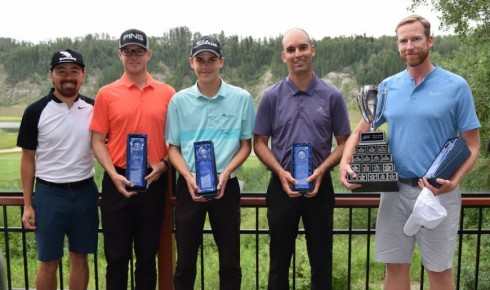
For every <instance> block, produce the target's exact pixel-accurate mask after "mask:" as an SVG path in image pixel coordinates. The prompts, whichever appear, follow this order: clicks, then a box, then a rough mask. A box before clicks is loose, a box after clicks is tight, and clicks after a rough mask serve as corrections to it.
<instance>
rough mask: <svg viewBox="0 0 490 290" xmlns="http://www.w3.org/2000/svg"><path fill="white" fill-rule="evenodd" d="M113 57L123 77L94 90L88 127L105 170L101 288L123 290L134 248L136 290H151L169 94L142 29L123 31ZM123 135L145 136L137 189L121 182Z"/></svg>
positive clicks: (164, 174)
mask: <svg viewBox="0 0 490 290" xmlns="http://www.w3.org/2000/svg"><path fill="white" fill-rule="evenodd" d="M118 56H119V59H120V61H121V63H122V65H123V66H124V73H123V75H122V76H121V78H120V79H118V80H116V81H114V82H112V83H110V84H108V85H106V86H104V87H102V88H101V89H100V90H99V91H98V93H97V97H96V98H95V100H96V101H95V108H94V116H93V118H92V122H91V124H90V129H91V130H92V131H93V135H92V146H93V150H94V154H95V156H96V157H97V160H98V161H99V163H100V164H101V165H102V167H104V169H105V172H104V178H103V180H102V191H101V195H102V196H101V205H100V206H101V220H102V228H103V233H104V253H105V257H106V260H107V272H106V289H107V290H111V289H115V290H119V289H127V283H128V265H129V261H130V259H131V253H132V252H133V250H134V253H135V256H136V269H135V282H136V289H137V290H138V289H141V290H151V289H155V286H156V278H157V273H156V254H157V251H158V246H159V238H160V229H161V225H162V222H163V211H164V205H165V201H166V194H167V187H168V186H167V180H168V175H167V174H168V173H167V169H168V161H167V145H166V141H165V138H164V136H163V134H164V131H165V118H166V114H167V105H168V103H169V101H170V98H171V97H172V96H173V95H174V93H175V90H174V88H172V87H171V86H170V85H168V84H166V83H163V82H161V81H157V80H155V79H154V78H153V77H152V76H151V75H150V74H149V73H148V70H147V65H148V61H149V60H150V59H151V50H150V49H149V44H148V38H147V37H146V34H145V33H144V32H143V31H141V30H137V29H129V30H127V31H125V32H123V33H122V34H121V37H120V39H119V51H118ZM129 134H138V135H140V136H141V135H146V136H147V139H146V140H147V144H146V148H147V152H148V154H147V159H146V160H143V161H141V162H140V163H138V164H141V165H140V167H139V168H137V169H138V170H139V169H141V172H143V171H145V172H147V174H146V175H144V174H141V175H142V177H143V178H144V180H145V182H146V188H145V187H144V186H141V187H142V188H144V189H143V190H141V189H140V190H136V189H134V188H132V187H133V183H132V182H130V181H129V180H128V178H126V176H127V175H126V172H127V169H129V168H130V167H128V166H127V165H128V164H127V162H126V160H127V155H126V153H127V150H126V149H127V138H128V136H129ZM106 140H107V142H106ZM138 164H136V163H133V164H132V165H135V166H136V167H137V166H138ZM135 166H131V167H135ZM143 175H144V176H143Z"/></svg>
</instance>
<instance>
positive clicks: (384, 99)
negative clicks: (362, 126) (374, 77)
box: [373, 89, 388, 130]
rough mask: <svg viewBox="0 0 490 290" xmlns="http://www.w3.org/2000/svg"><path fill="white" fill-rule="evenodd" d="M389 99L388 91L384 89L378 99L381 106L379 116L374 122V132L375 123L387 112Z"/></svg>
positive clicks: (377, 115)
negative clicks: (387, 100)
mask: <svg viewBox="0 0 490 290" xmlns="http://www.w3.org/2000/svg"><path fill="white" fill-rule="evenodd" d="M387 97H388V90H387V89H384V90H383V92H381V97H380V98H379V99H378V102H381V104H380V109H379V114H376V118H375V120H374V122H373V130H374V123H376V122H378V121H379V119H381V116H382V115H383V112H384V111H385V107H386V98H387Z"/></svg>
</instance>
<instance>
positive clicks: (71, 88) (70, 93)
mask: <svg viewBox="0 0 490 290" xmlns="http://www.w3.org/2000/svg"><path fill="white" fill-rule="evenodd" d="M78 89H79V85H78V82H76V81H63V82H61V83H60V85H59V86H58V87H57V88H56V90H57V91H58V92H59V93H60V94H61V95H62V96H63V97H67V98H71V97H75V96H77V95H78Z"/></svg>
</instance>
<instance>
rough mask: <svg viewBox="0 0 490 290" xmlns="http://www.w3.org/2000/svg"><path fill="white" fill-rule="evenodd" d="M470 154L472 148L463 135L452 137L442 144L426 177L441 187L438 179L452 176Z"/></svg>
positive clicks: (431, 182)
mask: <svg viewBox="0 0 490 290" xmlns="http://www.w3.org/2000/svg"><path fill="white" fill-rule="evenodd" d="M470 155H471V152H470V149H469V148H468V145H467V144H466V141H465V140H464V139H463V138H462V137H461V136H459V137H455V138H451V139H449V140H447V141H446V143H445V144H444V145H443V146H442V148H441V150H440V151H439V154H437V156H436V158H435V159H434V161H433V162H432V164H431V166H430V167H429V169H428V170H427V172H426V173H425V174H424V177H426V178H427V181H429V183H430V184H431V185H432V186H434V187H436V188H439V187H441V185H440V184H439V183H437V182H436V179H437V178H442V179H448V178H450V177H451V176H452V175H453V174H454V172H456V171H457V170H458V168H459V167H461V165H462V164H463V163H464V162H465V161H466V159H468V157H470Z"/></svg>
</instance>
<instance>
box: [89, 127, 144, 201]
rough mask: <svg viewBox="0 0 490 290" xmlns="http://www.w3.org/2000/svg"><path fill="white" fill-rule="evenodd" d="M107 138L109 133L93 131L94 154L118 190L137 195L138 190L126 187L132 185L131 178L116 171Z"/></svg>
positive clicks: (122, 192) (125, 193)
mask: <svg viewBox="0 0 490 290" xmlns="http://www.w3.org/2000/svg"><path fill="white" fill-rule="evenodd" d="M106 138H107V134H105V133H101V132H96V131H92V150H93V151H94V155H95V157H96V158H97V161H98V162H99V163H100V165H101V166H102V167H103V168H104V170H105V171H106V172H107V174H108V175H109V177H110V178H111V179H112V182H114V185H115V186H116V188H117V190H118V191H119V192H120V193H121V194H123V195H124V196H125V197H130V196H132V195H135V194H136V192H134V191H131V192H128V191H127V190H126V188H125V186H132V184H131V182H129V180H127V179H126V177H124V176H122V175H121V174H119V173H117V172H116V168H115V167H114V164H113V163H112V159H111V155H110V154H109V151H108V150H107V146H106V143H105V142H106Z"/></svg>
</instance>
